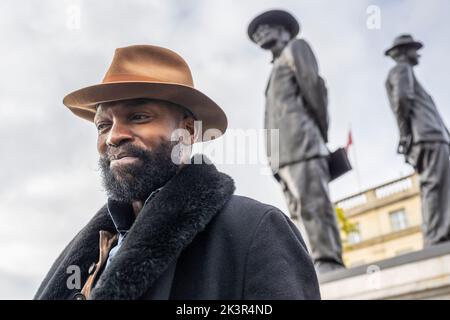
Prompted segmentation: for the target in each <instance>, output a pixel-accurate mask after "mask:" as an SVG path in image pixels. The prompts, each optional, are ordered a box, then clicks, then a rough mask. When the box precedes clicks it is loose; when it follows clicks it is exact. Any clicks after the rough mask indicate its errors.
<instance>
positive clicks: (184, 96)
mask: <svg viewBox="0 0 450 320" xmlns="http://www.w3.org/2000/svg"><path fill="white" fill-rule="evenodd" d="M136 98H148V99H156V100H163V101H168V102H171V103H175V104H177V105H179V106H181V107H183V108H185V109H187V110H189V111H190V112H191V113H192V114H193V115H194V117H195V118H196V120H198V121H201V125H202V136H203V133H204V132H205V131H206V130H208V129H217V130H219V131H220V132H221V134H223V133H225V130H226V128H227V117H226V115H225V113H224V112H223V110H222V109H221V108H220V107H219V106H218V105H217V104H216V103H215V102H214V101H213V100H212V99H210V98H209V97H208V96H207V95H205V94H204V93H202V92H200V91H199V90H197V89H195V88H194V82H193V79H192V74H191V71H190V69H189V66H188V64H187V63H186V61H184V59H183V58H182V57H181V56H180V55H178V54H177V53H175V52H173V51H171V50H169V49H166V48H162V47H158V46H152V45H134V46H129V47H124V48H118V49H116V51H115V54H114V57H113V60H112V63H111V65H110V67H109V69H108V71H107V72H106V75H105V76H104V78H103V80H102V82H101V83H100V84H96V85H93V86H89V87H86V88H82V89H79V90H76V91H74V92H72V93H69V94H68V95H67V96H66V97H64V100H63V103H64V105H65V106H67V107H68V108H69V109H70V110H71V111H72V112H73V113H74V114H75V115H77V116H79V117H81V118H83V119H86V120H89V121H92V122H93V121H94V116H95V112H96V108H97V106H98V104H100V103H106V102H112V101H120V100H128V99H136ZM215 132H216V134H213V135H214V138H217V137H218V136H219V135H221V134H220V133H219V132H217V131H215ZM206 136H208V135H206ZM205 140H209V138H208V137H206V138H205V137H203V141H205Z"/></svg>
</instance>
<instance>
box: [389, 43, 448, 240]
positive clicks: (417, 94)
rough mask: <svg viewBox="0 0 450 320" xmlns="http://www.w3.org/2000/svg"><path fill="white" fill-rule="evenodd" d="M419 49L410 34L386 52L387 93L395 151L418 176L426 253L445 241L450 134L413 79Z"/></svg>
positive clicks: (435, 109)
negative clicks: (396, 135) (395, 136)
mask: <svg viewBox="0 0 450 320" xmlns="http://www.w3.org/2000/svg"><path fill="white" fill-rule="evenodd" d="M422 47H423V44H422V43H420V42H418V41H415V40H414V39H413V37H412V36H411V35H409V34H404V35H400V36H398V37H397V38H396V39H395V40H394V44H393V45H392V46H391V48H389V49H388V50H386V52H385V55H386V56H389V57H391V58H392V59H393V60H394V61H395V62H396V65H395V66H394V67H393V68H392V69H391V71H390V72H389V75H388V79H387V81H386V89H387V94H388V97H389V101H390V104H391V108H392V111H393V112H394V115H395V117H396V119H397V124H398V128H399V132H400V141H399V145H398V150H397V151H398V153H400V154H403V155H404V156H405V160H406V162H408V163H409V164H411V165H412V166H413V167H414V168H415V170H416V171H417V173H418V174H419V176H420V193H421V199H422V201H421V202H422V217H423V222H424V223H423V235H424V246H425V247H429V246H432V245H436V244H439V243H442V242H446V241H449V240H450V160H449V156H450V149H449V144H450V134H449V132H448V130H447V127H446V126H445V124H444V121H443V120H442V118H441V115H440V114H439V112H438V109H437V107H436V105H435V104H434V101H433V99H432V98H431V96H430V95H429V94H428V93H427V92H426V91H425V89H424V88H423V87H422V85H421V84H420V83H419V81H417V79H416V76H415V74H414V70H413V68H414V67H415V66H416V65H418V64H419V57H420V55H419V54H418V53H417V51H418V50H419V49H421V48H422Z"/></svg>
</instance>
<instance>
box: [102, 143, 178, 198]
mask: <svg viewBox="0 0 450 320" xmlns="http://www.w3.org/2000/svg"><path fill="white" fill-rule="evenodd" d="M177 143H178V142H170V141H168V142H163V143H161V145H160V146H158V147H157V148H155V149H154V150H152V151H145V150H142V149H140V148H138V147H136V146H134V145H132V144H131V143H128V144H126V145H123V146H121V148H120V151H121V152H125V153H127V154H128V155H129V156H133V157H136V158H138V160H137V161H136V162H134V163H131V164H125V165H122V166H116V167H114V169H111V168H110V164H111V160H110V153H109V151H110V149H108V151H107V152H106V153H105V154H104V155H102V156H100V159H99V167H100V170H101V176H102V183H103V187H104V188H105V190H106V193H107V195H108V197H110V198H112V199H114V200H116V201H120V202H129V203H131V202H132V201H133V200H140V201H145V199H147V198H148V196H149V195H150V194H151V193H152V192H153V191H155V190H156V189H158V188H160V187H162V186H163V185H164V184H165V183H166V182H167V181H169V180H170V179H171V178H172V177H173V176H174V175H175V174H176V173H177V170H178V168H179V165H178V164H176V163H174V162H173V161H172V159H171V153H172V148H173V146H175V145H176V144H177Z"/></svg>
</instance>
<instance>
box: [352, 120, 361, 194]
mask: <svg viewBox="0 0 450 320" xmlns="http://www.w3.org/2000/svg"><path fill="white" fill-rule="evenodd" d="M349 132H350V134H351V135H352V147H353V148H352V149H353V160H354V162H355V176H356V183H357V184H358V189H359V192H361V191H362V186H361V177H360V175H359V166H358V159H357V157H356V144H355V140H354V139H353V133H352V125H351V124H350V130H349Z"/></svg>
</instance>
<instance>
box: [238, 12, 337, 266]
mask: <svg viewBox="0 0 450 320" xmlns="http://www.w3.org/2000/svg"><path fill="white" fill-rule="evenodd" d="M299 30H300V26H299V24H298V22H297V20H296V19H295V17H294V16H292V15H291V14H290V13H289V12H286V11H284V10H270V11H267V12H264V13H262V14H260V15H258V16H257V17H255V18H254V19H253V20H252V21H251V23H250V24H249V26H248V30H247V32H248V36H249V37H250V40H251V41H253V42H254V43H256V44H257V45H258V46H260V47H261V48H262V49H264V50H269V51H271V53H272V56H273V60H272V63H273V68H272V72H271V74H270V78H269V83H268V84H267V89H266V108H265V119H264V126H265V128H266V129H268V130H274V129H275V130H279V148H272V147H268V148H267V150H268V151H269V150H270V151H272V150H275V151H276V150H279V152H277V153H273V152H272V153H269V152H268V154H267V156H268V158H269V162H270V164H271V167H272V171H273V174H274V176H275V178H276V179H277V181H278V182H279V183H280V184H281V186H282V189H283V192H284V195H285V197H286V202H287V204H288V208H289V211H290V214H291V217H292V218H293V219H295V220H297V221H299V223H300V224H303V225H304V228H305V231H306V233H307V235H308V240H309V244H310V248H311V255H312V257H313V259H314V264H315V267H316V270H318V272H319V273H326V272H330V271H334V270H340V269H343V268H344V263H343V260H342V245H341V238H340V234H339V229H338V227H337V221H336V215H335V211H334V209H333V205H332V203H331V199H330V195H329V191H328V182H329V181H330V168H329V163H328V157H329V151H328V149H327V146H326V142H327V141H328V138H327V132H328V110H327V107H328V106H327V104H328V100H327V89H326V87H325V84H324V81H323V79H322V78H321V77H320V75H319V71H318V65H317V61H316V58H315V56H314V53H313V52H312V50H311V48H310V46H309V44H308V43H307V42H306V41H305V40H303V39H296V35H297V34H298V32H299Z"/></svg>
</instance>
